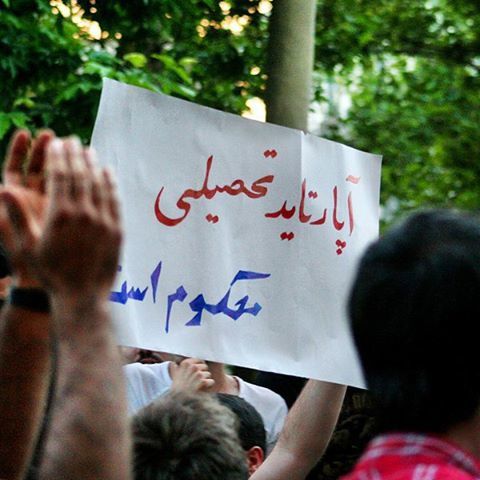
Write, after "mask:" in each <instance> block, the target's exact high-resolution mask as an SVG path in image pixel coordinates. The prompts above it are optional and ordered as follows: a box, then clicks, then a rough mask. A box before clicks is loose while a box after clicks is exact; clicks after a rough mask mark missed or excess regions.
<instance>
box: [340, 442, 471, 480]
mask: <svg viewBox="0 0 480 480" xmlns="http://www.w3.org/2000/svg"><path fill="white" fill-rule="evenodd" d="M472 479H477V480H480V460H479V459H476V458H475V457H474V456H472V455H471V454H469V453H467V452H465V451H464V450H462V449H460V448H459V447H458V446H457V445H455V444H453V443H450V442H447V441H445V440H442V439H440V438H437V437H432V436H428V435H420V434H412V433H395V434H389V435H382V436H379V437H377V438H375V439H374V440H373V441H372V442H370V444H369V445H368V447H367V449H366V450H365V453H364V454H363V455H362V457H361V458H360V459H359V461H358V462H357V464H356V465H355V467H354V469H353V470H352V472H350V474H348V475H346V476H345V477H343V478H342V480H472Z"/></svg>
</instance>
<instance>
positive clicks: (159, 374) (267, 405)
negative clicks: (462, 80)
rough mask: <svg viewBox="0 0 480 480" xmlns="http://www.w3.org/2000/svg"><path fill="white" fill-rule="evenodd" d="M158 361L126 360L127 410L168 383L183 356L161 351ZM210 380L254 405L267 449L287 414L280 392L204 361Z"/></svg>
mask: <svg viewBox="0 0 480 480" xmlns="http://www.w3.org/2000/svg"><path fill="white" fill-rule="evenodd" d="M161 356H162V359H163V360H165V361H164V362H162V363H156V364H150V365H148V364H141V363H130V364H128V365H125V366H124V367H123V369H124V373H125V377H126V382H127V395H128V400H129V410H130V413H132V414H133V413H135V412H136V411H138V410H139V409H140V408H142V407H144V406H146V405H148V404H149V403H150V402H152V401H153V400H154V399H155V398H157V397H158V396H159V395H162V394H163V393H165V392H166V391H167V390H168V389H169V388H170V386H171V383H172V373H173V369H174V368H175V366H176V363H178V362H179V361H181V360H183V358H184V357H179V356H178V355H169V354H166V353H163V352H162V355H161ZM207 365H208V370H209V371H210V373H211V378H212V380H213V381H214V384H213V387H212V388H211V391H212V392H214V393H229V394H231V395H238V396H239V397H241V398H243V399H245V400H246V401H247V402H249V403H250V404H251V405H253V406H254V407H255V409H256V410H257V411H258V413H259V414H260V415H261V416H262V419H263V422H264V424H265V429H266V433H267V452H270V451H271V449H272V448H273V446H274V445H275V442H276V441H277V439H278V436H279V435H280V432H281V430H282V428H283V424H284V422H285V417H286V415H287V406H286V404H285V401H284V400H283V399H282V397H280V395H278V394H276V393H274V392H272V391H271V390H268V389H267V388H264V387H260V386H257V385H253V384H251V383H248V382H245V381H244V380H242V379H241V378H239V377H237V376H233V375H229V374H227V372H226V370H225V366H224V365H223V364H222V363H217V362H207Z"/></svg>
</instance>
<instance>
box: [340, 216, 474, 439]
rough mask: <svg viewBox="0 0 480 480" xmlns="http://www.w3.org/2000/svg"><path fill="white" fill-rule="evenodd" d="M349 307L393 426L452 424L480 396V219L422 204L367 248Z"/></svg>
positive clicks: (431, 428) (371, 382) (383, 412)
mask: <svg viewBox="0 0 480 480" xmlns="http://www.w3.org/2000/svg"><path fill="white" fill-rule="evenodd" d="M349 314H350V318H351V322H352V330H353V336H354V340H355V343H356V345H357V348H358V352H359V355H360V359H361V362H362V365H363V369H364V373H365V378H366V381H367V384H368V386H369V388H370V389H371V391H372V392H373V394H374V395H375V397H376V399H377V403H378V407H379V415H380V421H381V422H380V425H381V427H382V428H383V429H388V430H403V431H405V430H411V431H419V432H444V431H446V430H447V429H449V428H450V427H451V426H453V425H455V424H457V423H459V422H462V421H465V420H468V419H470V418H471V417H472V416H473V415H474V414H475V412H476V409H477V408H478V406H479V404H480V369H479V368H478V345H479V340H480V226H479V223H478V221H477V220H476V219H474V218H473V217H471V216H467V215H465V214H459V213H455V212H452V211H447V210H440V211H439V210H436V211H431V212H423V213H418V214H416V215H413V216H412V217H410V218H409V219H408V220H407V221H406V222H405V223H404V224H403V225H401V226H400V227H398V228H395V229H393V230H391V231H390V232H389V233H388V234H387V235H385V237H383V238H382V239H380V240H378V241H377V242H376V243H374V244H373V245H372V246H371V247H370V248H369V249H368V250H367V252H366V254H365V256H364V257H363V259H362V261H361V264H360V266H359V270H358V273H357V277H356V280H355V283H354V286H353V289H352V292H351V296H350V302H349Z"/></svg>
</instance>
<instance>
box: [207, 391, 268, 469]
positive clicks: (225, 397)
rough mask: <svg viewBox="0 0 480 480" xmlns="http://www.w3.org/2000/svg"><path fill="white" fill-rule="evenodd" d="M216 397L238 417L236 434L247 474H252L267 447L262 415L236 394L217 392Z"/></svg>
mask: <svg viewBox="0 0 480 480" xmlns="http://www.w3.org/2000/svg"><path fill="white" fill-rule="evenodd" d="M216 397H217V399H218V401H219V402H220V403H221V404H222V405H224V406H225V407H227V408H228V409H229V410H231V411H232V412H233V413H234V414H235V417H236V418H237V419H238V422H237V423H238V436H239V439H240V444H241V445H242V448H243V450H244V451H245V454H246V457H247V463H248V474H249V475H253V473H254V472H255V471H256V470H257V469H258V468H259V467H260V465H261V464H262V463H263V461H264V459H265V454H266V449H267V437H266V434H265V426H264V424H263V420H262V417H261V416H260V414H259V413H258V412H257V410H256V409H255V407H253V405H250V404H249V403H248V402H247V401H246V400H244V399H243V398H240V397H239V396H237V395H229V394H228V393H217V395H216Z"/></svg>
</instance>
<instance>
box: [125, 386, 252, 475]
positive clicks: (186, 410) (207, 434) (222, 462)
mask: <svg viewBox="0 0 480 480" xmlns="http://www.w3.org/2000/svg"><path fill="white" fill-rule="evenodd" d="M132 432H133V445H134V449H133V450H134V454H133V456H134V478H135V480H225V479H228V480H246V479H247V478H248V469H247V462H246V457H245V452H244V451H243V449H242V447H241V445H240V442H239V439H238V433H237V419H236V418H235V416H234V414H233V413H232V412H231V411H230V410H229V409H228V408H227V407H224V406H222V405H220V403H219V402H218V400H217V399H216V398H214V397H213V396H212V395H210V394H207V393H198V392H188V391H179V390H177V391H171V392H169V393H167V394H166V395H163V396H162V397H161V398H158V399H157V400H155V401H154V402H152V403H150V404H149V405H148V406H146V407H145V408H143V409H141V410H140V411H139V412H138V413H137V414H136V415H135V416H134V417H133V419H132Z"/></svg>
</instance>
